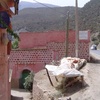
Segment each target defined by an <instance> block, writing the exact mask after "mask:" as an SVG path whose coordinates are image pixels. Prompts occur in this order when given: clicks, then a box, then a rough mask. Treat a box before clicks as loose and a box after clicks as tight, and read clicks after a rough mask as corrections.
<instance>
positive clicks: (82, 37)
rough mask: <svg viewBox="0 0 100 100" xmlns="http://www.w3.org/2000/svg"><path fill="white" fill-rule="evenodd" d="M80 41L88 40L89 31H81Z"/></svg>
mask: <svg viewBox="0 0 100 100" xmlns="http://www.w3.org/2000/svg"><path fill="white" fill-rule="evenodd" d="M79 40H88V31H79Z"/></svg>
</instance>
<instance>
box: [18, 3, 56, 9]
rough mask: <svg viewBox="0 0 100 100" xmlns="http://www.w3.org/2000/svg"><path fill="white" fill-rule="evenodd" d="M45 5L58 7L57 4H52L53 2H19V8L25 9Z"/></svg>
mask: <svg viewBox="0 0 100 100" xmlns="http://www.w3.org/2000/svg"><path fill="white" fill-rule="evenodd" d="M44 5H46V6H48V7H57V6H56V5H51V4H43V5H41V4H40V3H34V2H27V1H21V2H20V3H19V10H22V9H25V8H41V7H45V6H44Z"/></svg>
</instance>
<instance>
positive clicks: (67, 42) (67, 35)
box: [65, 11, 69, 57]
mask: <svg viewBox="0 0 100 100" xmlns="http://www.w3.org/2000/svg"><path fill="white" fill-rule="evenodd" d="M68 37H69V11H68V12H67V20H66V42H65V43H66V44H65V49H66V55H65V57H67V56H68V44H69V40H68Z"/></svg>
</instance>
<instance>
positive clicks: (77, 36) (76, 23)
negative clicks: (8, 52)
mask: <svg viewBox="0 0 100 100" xmlns="http://www.w3.org/2000/svg"><path fill="white" fill-rule="evenodd" d="M75 3H76V7H75V30H76V45H75V54H76V57H78V44H79V43H78V42H79V29H78V1H77V0H76V1H75Z"/></svg>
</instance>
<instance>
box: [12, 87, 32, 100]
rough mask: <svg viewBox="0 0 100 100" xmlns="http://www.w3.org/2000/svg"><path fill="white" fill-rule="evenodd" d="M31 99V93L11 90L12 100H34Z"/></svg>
mask: <svg viewBox="0 0 100 100" xmlns="http://www.w3.org/2000/svg"><path fill="white" fill-rule="evenodd" d="M31 97H32V95H31V93H30V92H27V91H25V90H24V89H12V90H11V100H32V99H31Z"/></svg>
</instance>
